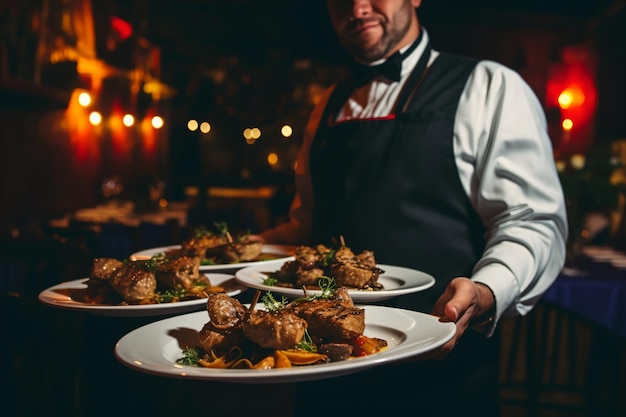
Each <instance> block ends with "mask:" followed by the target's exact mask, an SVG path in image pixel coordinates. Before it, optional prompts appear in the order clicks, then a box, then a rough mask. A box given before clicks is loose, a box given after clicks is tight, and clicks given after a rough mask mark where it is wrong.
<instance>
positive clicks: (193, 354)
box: [176, 346, 200, 366]
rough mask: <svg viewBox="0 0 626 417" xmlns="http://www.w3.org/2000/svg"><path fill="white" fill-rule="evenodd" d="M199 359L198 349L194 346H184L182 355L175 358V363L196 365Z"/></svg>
mask: <svg viewBox="0 0 626 417" xmlns="http://www.w3.org/2000/svg"><path fill="white" fill-rule="evenodd" d="M199 360H200V351H199V350H198V348H195V347H189V346H187V347H185V348H184V349H183V357H182V358H178V359H176V363H179V364H181V365H189V366H196V365H198V361H199Z"/></svg>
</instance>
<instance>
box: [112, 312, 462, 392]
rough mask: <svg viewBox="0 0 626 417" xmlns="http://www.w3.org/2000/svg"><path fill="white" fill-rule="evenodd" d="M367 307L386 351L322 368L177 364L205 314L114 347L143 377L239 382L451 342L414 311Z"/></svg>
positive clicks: (362, 365) (402, 355)
mask: <svg viewBox="0 0 626 417" xmlns="http://www.w3.org/2000/svg"><path fill="white" fill-rule="evenodd" d="M362 308H364V309H365V332H364V334H365V335H366V336H369V337H377V338H380V339H385V340H386V341H387V343H388V348H387V349H386V350H384V351H382V352H380V353H376V354H374V355H369V356H363V357H359V358H354V359H349V360H347V361H341V362H330V363H325V364H321V365H309V366H297V367H292V368H281V369H263V370H261V369H212V368H202V367H195V366H185V365H180V364H177V363H176V360H177V359H179V358H181V357H182V356H183V349H184V348H186V347H192V346H198V344H199V343H198V332H199V331H200V329H202V327H203V326H204V325H205V324H206V323H207V322H208V321H209V317H208V315H207V313H206V312H204V311H202V312H196V313H190V314H184V315H181V316H176V317H171V318H168V319H164V320H160V321H157V322H154V323H150V324H147V325H145V326H142V327H139V328H138V329H135V330H133V331H131V332H130V333H128V334H126V335H125V336H124V337H122V338H121V339H120V340H119V341H118V342H117V344H116V345H115V357H116V358H117V359H118V360H119V361H120V362H121V363H123V364H124V365H126V366H128V367H130V368H132V369H134V370H137V371H141V372H145V373H149V374H153V375H160V376H166V377H172V378H188V379H204V380H217V381H224V382H237V383H284V382H295V381H311V380H314V379H324V378H330V377H334V376H339V375H345V374H349V373H354V372H358V371H362V370H365V369H368V368H371V367H374V366H377V365H381V364H385V363H390V362H394V361H398V360H401V359H406V358H408V357H411V356H415V355H418V354H421V353H425V352H428V351H430V350H433V349H435V348H437V347H439V346H441V345H443V344H444V343H446V342H447V341H448V340H450V339H451V338H452V336H453V335H454V333H455V331H456V330H455V325H454V323H451V322H440V321H439V319H438V318H437V317H435V316H431V315H429V314H424V313H418V312H416V311H409V310H401V309H396V308H389V307H382V306H362Z"/></svg>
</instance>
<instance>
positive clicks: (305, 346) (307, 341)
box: [296, 330, 317, 352]
mask: <svg viewBox="0 0 626 417" xmlns="http://www.w3.org/2000/svg"><path fill="white" fill-rule="evenodd" d="M296 349H300V350H306V351H307V352H317V346H315V343H313V340H312V339H311V336H309V332H308V331H307V330H305V331H304V337H303V338H302V340H301V341H300V342H298V343H297V344H296Z"/></svg>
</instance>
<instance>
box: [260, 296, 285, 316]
mask: <svg viewBox="0 0 626 417" xmlns="http://www.w3.org/2000/svg"><path fill="white" fill-rule="evenodd" d="M261 301H263V304H264V305H265V310H267V311H269V312H270V313H278V312H279V311H280V310H282V309H283V308H285V306H286V305H287V304H288V301H287V298H285V296H283V297H282V299H281V300H280V301H278V300H276V299H275V298H274V296H273V295H272V293H271V292H266V293H265V294H264V295H263V297H262V298H261Z"/></svg>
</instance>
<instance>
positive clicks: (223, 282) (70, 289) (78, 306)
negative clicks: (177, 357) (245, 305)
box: [39, 273, 247, 317]
mask: <svg viewBox="0 0 626 417" xmlns="http://www.w3.org/2000/svg"><path fill="white" fill-rule="evenodd" d="M205 275H207V276H208V277H209V279H210V280H211V284H212V285H214V286H223V287H224V289H225V290H226V293H227V294H228V295H230V296H231V297H232V296H235V295H237V294H240V293H241V292H242V291H243V290H245V289H247V288H246V287H244V286H242V285H241V284H239V283H238V282H237V281H236V280H235V279H234V277H233V276H232V275H231V274H219V273H211V274H205ZM86 281H87V278H83V279H78V280H75V281H68V282H62V283H60V284H58V285H55V286H53V287H50V288H48V289H47V290H44V291H42V292H41V293H40V294H39V301H41V302H43V303H44V304H47V305H49V306H52V307H59V308H67V309H74V310H82V311H86V312H88V313H92V314H97V315H100V316H119V317H146V316H162V315H167V314H180V313H188V312H190V311H197V310H202V309H204V308H205V306H206V298H199V299H196V300H189V301H179V302H176V303H163V304H142V305H127V306H116V305H105V304H89V303H84V302H82V301H80V300H81V299H84V296H85V291H86V289H87V284H85V282H86Z"/></svg>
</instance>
